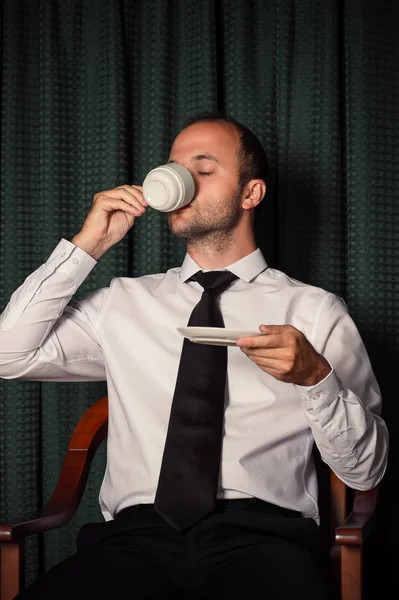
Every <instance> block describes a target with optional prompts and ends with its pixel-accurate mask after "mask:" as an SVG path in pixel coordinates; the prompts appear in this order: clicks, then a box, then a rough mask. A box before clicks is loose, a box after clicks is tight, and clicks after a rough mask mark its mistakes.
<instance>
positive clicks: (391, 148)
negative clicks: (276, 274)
mask: <svg viewBox="0 0 399 600" xmlns="http://www.w3.org/2000/svg"><path fill="white" fill-rule="evenodd" d="M1 20H2V23H1V34H2V39H1V50H2V55H1V56H2V58H1V66H0V68H1V204H0V211H1V212H0V215H1V216H0V236H1V238H0V309H1V310H3V309H4V307H5V305H6V304H7V302H8V299H9V297H10V295H11V293H12V292H13V290H14V289H15V288H16V287H17V286H18V285H20V284H21V283H22V281H23V280H24V279H25V277H27V276H28V275H29V274H30V273H31V272H32V271H33V270H34V269H36V268H37V267H38V266H39V265H40V264H41V263H42V262H44V261H45V260H46V258H47V257H48V255H49V254H50V252H51V251H52V249H53V247H54V246H55V244H56V243H57V242H58V240H59V239H60V238H61V237H65V238H67V239H71V238H72V237H73V235H74V234H75V233H77V232H78V231H79V229H80V227H81V225H82V223H83V221H84V218H85V216H86V214H87V212H88V211H89V209H90V206H91V202H92V199H93V196H94V194H95V193H97V192H99V191H101V190H104V189H108V188H112V187H115V186H117V185H120V184H123V183H141V182H142V180H143V178H144V176H145V174H146V173H147V172H148V170H149V169H151V168H153V167H155V166H157V165H158V164H161V163H162V162H164V161H165V160H166V159H167V156H168V151H169V147H170V144H171V142H172V141H173V138H174V136H175V134H176V133H177V132H178V130H179V128H180V127H181V126H182V124H183V122H184V121H185V119H186V118H187V117H188V116H190V115H192V114H193V113H196V112H199V111H200V112H202V111H207V110H212V109H224V110H226V111H227V112H228V113H230V114H231V115H232V116H233V117H235V118H237V119H238V120H240V121H242V122H244V123H245V124H247V125H248V126H249V127H251V128H252V129H253V130H254V131H255V133H256V134H257V135H258V136H259V137H260V139H261V140H262V142H263V143H264V146H265V148H266V150H267V153H268V156H269V160H270V165H271V171H272V177H271V181H270V182H269V186H268V195H267V199H266V201H265V206H264V210H263V213H262V216H261V217H260V219H259V221H258V223H257V226H256V233H257V237H258V243H259V245H260V247H261V249H262V250H263V251H264V253H265V254H266V257H267V259H268V261H269V262H270V263H271V264H272V266H275V267H277V268H280V269H282V270H284V271H286V272H287V273H288V274H289V275H291V276H293V277H295V278H297V279H301V280H303V281H306V282H309V283H312V284H315V285H319V286H322V287H324V288H326V289H328V290H331V291H333V292H335V293H337V294H339V295H341V296H343V297H344V298H345V300H346V301H347V303H348V305H349V308H350V311H351V313H352V315H353V318H354V319H355V321H356V323H357V325H358V327H359V329H360V331H361V333H362V335H363V338H364V341H365V343H366V345H367V348H368V350H369V352H370V356H371V359H372V362H373V366H374V369H375V371H376V374H377V377H378V379H379V382H380V385H381V388H382V390H383V394H384V417H385V419H386V421H387V423H388V426H389V429H390V434H391V457H390V465H389V469H388V473H387V475H386V477H385V480H384V484H383V486H382V490H381V507H382V508H381V509H380V517H379V518H380V521H381V529H380V531H382V534H380V538H378V537H377V538H376V540H375V542H374V546H375V548H376V549H377V550H376V551H375V554H376V555H378V556H383V557H384V558H383V559H380V571H379V573H380V576H381V574H385V573H387V572H388V570H389V569H388V566H387V565H391V566H392V569H393V570H394V569H395V566H396V568H398V565H399V519H398V518H397V517H395V509H396V508H398V506H397V504H398V503H397V501H396V506H395V502H394V500H393V488H394V485H395V483H397V480H398V460H399V456H398V452H399V449H398V433H397V431H398V429H397V426H396V421H397V418H398V416H399V409H398V402H397V398H396V395H397V393H395V390H397V384H396V377H395V374H396V373H395V369H397V365H398V362H399V344H398V341H399V241H398V240H399V203H398V192H399V174H398V173H399V171H398V150H399V142H398V140H399V119H398V114H397V106H398V101H399V94H398V87H399V77H398V68H399V56H398V42H397V37H398V26H399V3H397V2H395V1H393V0H392V1H388V0H386V1H383V0H368V1H367V0H356V1H355V0H353V1H352V0H241V1H240V0H230V1H228V0H224V1H223V0H219V1H214V2H212V1H211V0H173V1H169V2H167V1H162V0H136V1H134V0H131V1H128V0H124V1H123V0H119V1H117V0H108V1H107V0H80V1H79V0H3V1H2V11H1ZM183 256H184V245H182V243H181V241H179V240H176V239H174V238H173V237H172V236H171V235H170V233H169V231H168V227H167V223H166V219H165V216H164V215H162V214H160V213H158V212H156V211H147V214H146V215H145V216H144V217H143V218H142V219H140V221H139V222H138V223H137V225H136V226H135V227H134V229H133V230H132V231H131V232H129V235H128V236H127V237H126V239H124V240H123V241H122V242H121V243H120V244H118V245H117V247H114V248H113V249H111V250H110V251H109V252H108V253H107V254H106V255H105V256H104V257H103V258H101V260H100V261H99V264H98V265H97V266H96V268H95V269H94V271H93V272H92V273H91V275H90V276H89V277H88V279H87V280H86V281H85V283H84V284H83V285H82V287H81V288H80V290H79V291H78V293H77V297H83V296H85V295H86V294H87V293H88V292H89V291H90V290H93V289H95V288H98V287H101V286H106V285H108V283H109V280H110V279H111V277H115V276H126V275H129V276H138V275H142V274H145V273H151V272H159V271H164V270H166V269H168V268H170V267H172V266H176V265H178V264H179V263H180V261H181V260H182V257H183ZM395 384H396V386H395ZM105 393H106V386H105V384H71V383H69V384H60V383H57V384H54V383H53V384H52V383H43V384H41V383H36V382H18V381H4V380H3V381H1V382H0V394H1V396H0V468H1V480H0V518H1V519H2V520H5V519H9V518H12V517H17V516H23V515H29V514H31V513H34V512H35V511H37V510H38V509H39V508H40V507H41V506H42V505H43V503H44V502H46V501H47V500H48V498H49V497H50V495H51V492H52V490H53V488H54V485H55V482H56V480H57V477H58V474H59V471H60V467H61V464H62V460H63V456H64V453H65V450H66V447H67V443H68V439H69V436H70V435H71V433H72V431H73V428H74V426H75V424H76V422H77V420H78V418H79V417H80V415H81V414H82V413H83V412H84V410H85V409H86V408H87V407H88V406H89V405H90V404H91V403H92V402H94V401H95V400H96V399H98V398H99V397H100V396H101V395H103V394H105ZM133 459H134V457H132V460H133ZM104 460H105V452H104V448H103V449H102V452H100V454H99V455H98V457H97V458H96V459H95V464H94V468H93V470H92V473H91V475H90V479H89V485H88V488H87V491H86V493H85V497H84V501H83V504H82V506H81V508H80V509H79V511H78V514H77V515H76V517H75V518H74V520H73V522H72V523H71V524H70V525H69V526H67V527H65V528H63V529H61V530H57V531H55V532H51V533H47V534H45V536H44V539H43V540H37V539H36V540H30V541H29V545H28V553H27V578H28V581H31V580H32V579H33V578H35V577H36V576H37V574H38V573H39V572H42V571H43V570H44V569H48V568H49V567H50V566H52V565H53V564H54V563H56V562H58V561H60V560H62V559H63V558H65V557H66V556H68V555H69V554H71V553H72V552H73V550H74V547H75V537H76V532H77V529H78V528H79V527H80V526H81V525H82V524H83V523H84V522H87V521H88V520H100V519H101V515H100V512H99V508H98V504H97V499H98V490H99V486H100V483H101V480H102V475H103V469H104ZM383 538H384V539H385V541H386V542H388V551H387V552H386V553H385V554H384V553H383V552H382V550H383V544H382V541H383ZM370 585H372V584H371V583H370Z"/></svg>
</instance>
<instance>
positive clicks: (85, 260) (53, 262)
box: [46, 238, 97, 287]
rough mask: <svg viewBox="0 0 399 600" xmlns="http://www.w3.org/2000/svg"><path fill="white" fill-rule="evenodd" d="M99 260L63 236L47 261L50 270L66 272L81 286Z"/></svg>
mask: <svg viewBox="0 0 399 600" xmlns="http://www.w3.org/2000/svg"><path fill="white" fill-rule="evenodd" d="M96 264H97V261H96V260H95V259H94V258H93V257H92V256H90V254H87V252H85V251H84V250H82V249H81V248H79V247H78V246H75V244H72V242H70V241H68V240H66V239H64V238H62V240H61V241H60V242H59V244H58V245H57V246H56V247H55V248H54V250H53V252H52V253H51V254H50V256H49V258H48V259H47V261H46V267H47V268H48V269H49V270H50V272H54V271H55V270H57V271H60V272H61V273H65V274H66V275H67V276H68V278H69V279H71V280H72V281H74V282H75V283H76V285H77V287H79V286H80V285H81V284H82V283H83V281H84V280H85V279H86V277H87V276H88V275H89V273H90V272H91V271H92V270H93V269H94V267H95V266H96Z"/></svg>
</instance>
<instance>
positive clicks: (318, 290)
mask: <svg viewBox="0 0 399 600" xmlns="http://www.w3.org/2000/svg"><path fill="white" fill-rule="evenodd" d="M263 281H264V283H267V284H268V285H269V286H270V288H271V289H273V290H274V291H276V292H281V293H284V294H292V295H293V296H303V297H306V298H307V299H314V300H315V301H319V302H321V301H324V300H330V301H332V302H334V301H338V302H344V300H343V298H341V297H340V296H339V295H338V294H336V293H335V292H333V291H330V290H328V289H326V288H323V287H321V286H318V285H315V284H312V283H307V282H305V281H302V280H300V279H296V278H295V277H292V276H291V275H288V274H287V273H285V272H284V271H281V270H279V269H276V268H273V267H268V269H266V271H264V277H263Z"/></svg>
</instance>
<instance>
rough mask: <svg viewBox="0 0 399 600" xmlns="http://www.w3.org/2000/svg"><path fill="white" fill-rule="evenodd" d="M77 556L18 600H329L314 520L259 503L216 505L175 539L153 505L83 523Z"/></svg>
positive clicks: (224, 501)
mask: <svg viewBox="0 0 399 600" xmlns="http://www.w3.org/2000/svg"><path fill="white" fill-rule="evenodd" d="M77 550H78V551H77V553H76V554H74V555H73V556H71V557H70V558H68V559H67V560H65V561H63V562H62V563H60V564H59V565H57V566H55V567H53V568H52V569H50V570H49V571H48V572H47V573H46V574H45V575H44V576H43V577H42V578H40V579H38V580H37V581H36V582H35V583H34V584H33V585H31V586H29V587H28V588H27V589H26V590H25V591H24V592H22V593H21V594H19V595H18V596H17V598H18V600H28V599H33V598H35V599H36V598H38V599H39V598H40V599H41V600H46V599H50V598H51V600H62V599H66V598H68V599H71V598H73V599H74V600H89V599H99V600H100V599H105V598H107V599H110V600H122V599H123V600H125V599H128V598H129V599H138V600H144V599H146V600H156V599H166V598H168V599H173V600H178V599H185V600H186V599H187V600H188V599H190V600H191V599H215V600H216V599H217V600H230V599H232V598H233V599H234V598H242V599H245V600H246V599H248V600H257V599H262V600H285V599H287V600H294V599H295V600H301V599H306V600H325V599H326V598H327V594H326V591H325V583H324V581H323V577H322V574H321V569H320V566H319V560H318V558H317V555H318V553H319V528H318V526H317V524H316V523H315V522H314V521H313V519H305V518H303V517H301V516H300V514H299V513H296V512H294V511H289V510H285V509H282V508H279V507H276V506H273V505H271V504H268V503H266V502H262V501H260V500H256V499H250V500H218V501H217V507H216V510H215V511H214V512H213V513H212V514H210V515H208V516H207V517H205V518H204V519H202V520H201V521H200V522H199V523H197V524H196V525H194V526H193V527H191V528H190V529H189V530H188V531H187V532H184V533H178V532H177V531H175V530H174V529H173V528H172V527H170V526H169V525H168V524H167V523H165V521H164V520H163V519H162V518H161V517H160V516H159V515H158V513H157V512H156V511H155V510H154V508H153V506H152V505H150V504H139V505H137V506H134V507H131V508H129V509H126V510H124V511H122V512H121V513H120V514H119V515H117V517H116V519H115V520H113V521H108V522H105V523H91V524H88V525H84V526H83V527H82V528H81V530H80V531H79V534H78V539H77Z"/></svg>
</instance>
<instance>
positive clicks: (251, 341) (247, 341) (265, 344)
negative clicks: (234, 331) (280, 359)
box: [236, 334, 284, 348]
mask: <svg viewBox="0 0 399 600" xmlns="http://www.w3.org/2000/svg"><path fill="white" fill-rule="evenodd" d="M236 343H237V346H239V347H240V348H282V347H283V346H284V339H283V336H282V335H280V334H277V335H276V334H273V335H271V334H267V335H254V336H251V337H243V338H238V340H237V342H236Z"/></svg>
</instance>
